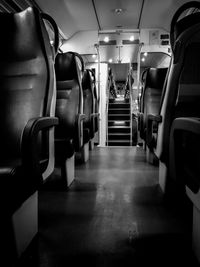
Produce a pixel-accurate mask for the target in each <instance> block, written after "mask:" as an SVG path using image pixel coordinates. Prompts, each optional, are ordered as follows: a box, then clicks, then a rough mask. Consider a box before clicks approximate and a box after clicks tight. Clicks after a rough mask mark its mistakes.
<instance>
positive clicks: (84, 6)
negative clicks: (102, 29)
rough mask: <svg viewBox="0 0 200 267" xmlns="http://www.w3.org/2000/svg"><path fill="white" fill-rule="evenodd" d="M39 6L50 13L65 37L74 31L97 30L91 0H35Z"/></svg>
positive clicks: (68, 36)
mask: <svg viewBox="0 0 200 267" xmlns="http://www.w3.org/2000/svg"><path fill="white" fill-rule="evenodd" d="M36 2H37V4H38V5H39V6H40V8H41V9H42V10H43V11H44V12H46V13H48V14H50V15H51V16H52V17H53V18H54V19H55V21H56V23H57V24H58V26H59V28H60V29H61V31H62V32H63V33H64V34H65V36H66V38H70V37H71V36H72V35H74V34H75V33H76V32H79V31H86V30H98V23H97V20H96V16H95V12H94V8H93V5H92V1H91V0H54V1H51V0H36Z"/></svg>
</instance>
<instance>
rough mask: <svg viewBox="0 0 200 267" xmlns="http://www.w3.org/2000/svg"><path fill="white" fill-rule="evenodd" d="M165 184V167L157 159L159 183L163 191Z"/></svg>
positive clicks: (164, 191)
mask: <svg viewBox="0 0 200 267" xmlns="http://www.w3.org/2000/svg"><path fill="white" fill-rule="evenodd" d="M166 184H167V167H166V165H165V164H164V163H162V162H161V161H159V185H160V187H161V190H162V191H163V193H166Z"/></svg>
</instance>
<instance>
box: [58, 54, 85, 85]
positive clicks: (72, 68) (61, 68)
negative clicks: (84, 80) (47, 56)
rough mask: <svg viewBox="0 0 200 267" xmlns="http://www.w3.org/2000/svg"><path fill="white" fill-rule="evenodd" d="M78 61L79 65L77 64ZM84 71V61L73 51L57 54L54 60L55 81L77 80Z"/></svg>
mask: <svg viewBox="0 0 200 267" xmlns="http://www.w3.org/2000/svg"><path fill="white" fill-rule="evenodd" d="M78 60H79V61H80V66H79V64H78ZM83 71H84V63H83V60H82V58H81V56H80V55H79V54H77V53H74V52H66V53H60V54H57V56H56V60H55V72H56V80H57V81H67V80H74V79H75V80H77V79H79V78H80V77H81V73H82V72H83Z"/></svg>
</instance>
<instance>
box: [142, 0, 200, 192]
mask: <svg viewBox="0 0 200 267" xmlns="http://www.w3.org/2000/svg"><path fill="white" fill-rule="evenodd" d="M188 8H199V9H200V3H199V2H195V1H191V2H188V3H186V4H184V5H183V6H181V7H180V8H179V9H178V10H177V12H176V13H175V15H174V17H173V19H172V23H171V32H170V39H171V47H172V60H171V64H170V67H169V73H168V79H167V83H166V86H165V87H164V93H163V97H162V98H161V107H160V111H159V115H158V116H150V117H149V118H148V123H149V126H148V129H147V131H148V135H147V142H148V145H149V147H150V148H151V149H152V150H153V151H154V152H155V154H156V155H157V157H158V158H159V160H160V162H159V168H160V175H159V183H160V186H161V188H162V190H163V191H164V192H167V190H168V189H167V188H168V185H169V184H170V177H169V175H168V165H169V139H170V131H171V126H172V122H173V120H174V119H175V118H177V117H185V116H190V117H193V116H198V117H199V116H200V109H199V104H200V90H199V86H200V13H199V12H196V13H193V14H189V15H187V16H186V17H183V18H182V19H180V20H178V18H179V17H180V15H181V14H182V13H183V12H184V11H186V10H187V9H188ZM153 122H154V123H155V122H156V123H157V124H158V133H157V137H156V138H155V137H154V136H153V135H152V125H153Z"/></svg>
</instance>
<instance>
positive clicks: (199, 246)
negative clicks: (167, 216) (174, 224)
mask: <svg viewBox="0 0 200 267" xmlns="http://www.w3.org/2000/svg"><path fill="white" fill-rule="evenodd" d="M199 225H200V210H199V209H198V208H197V207H196V206H195V205H193V226H192V247H193V250H194V253H195V255H196V257H197V260H198V262H199V263H200V227H199Z"/></svg>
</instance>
